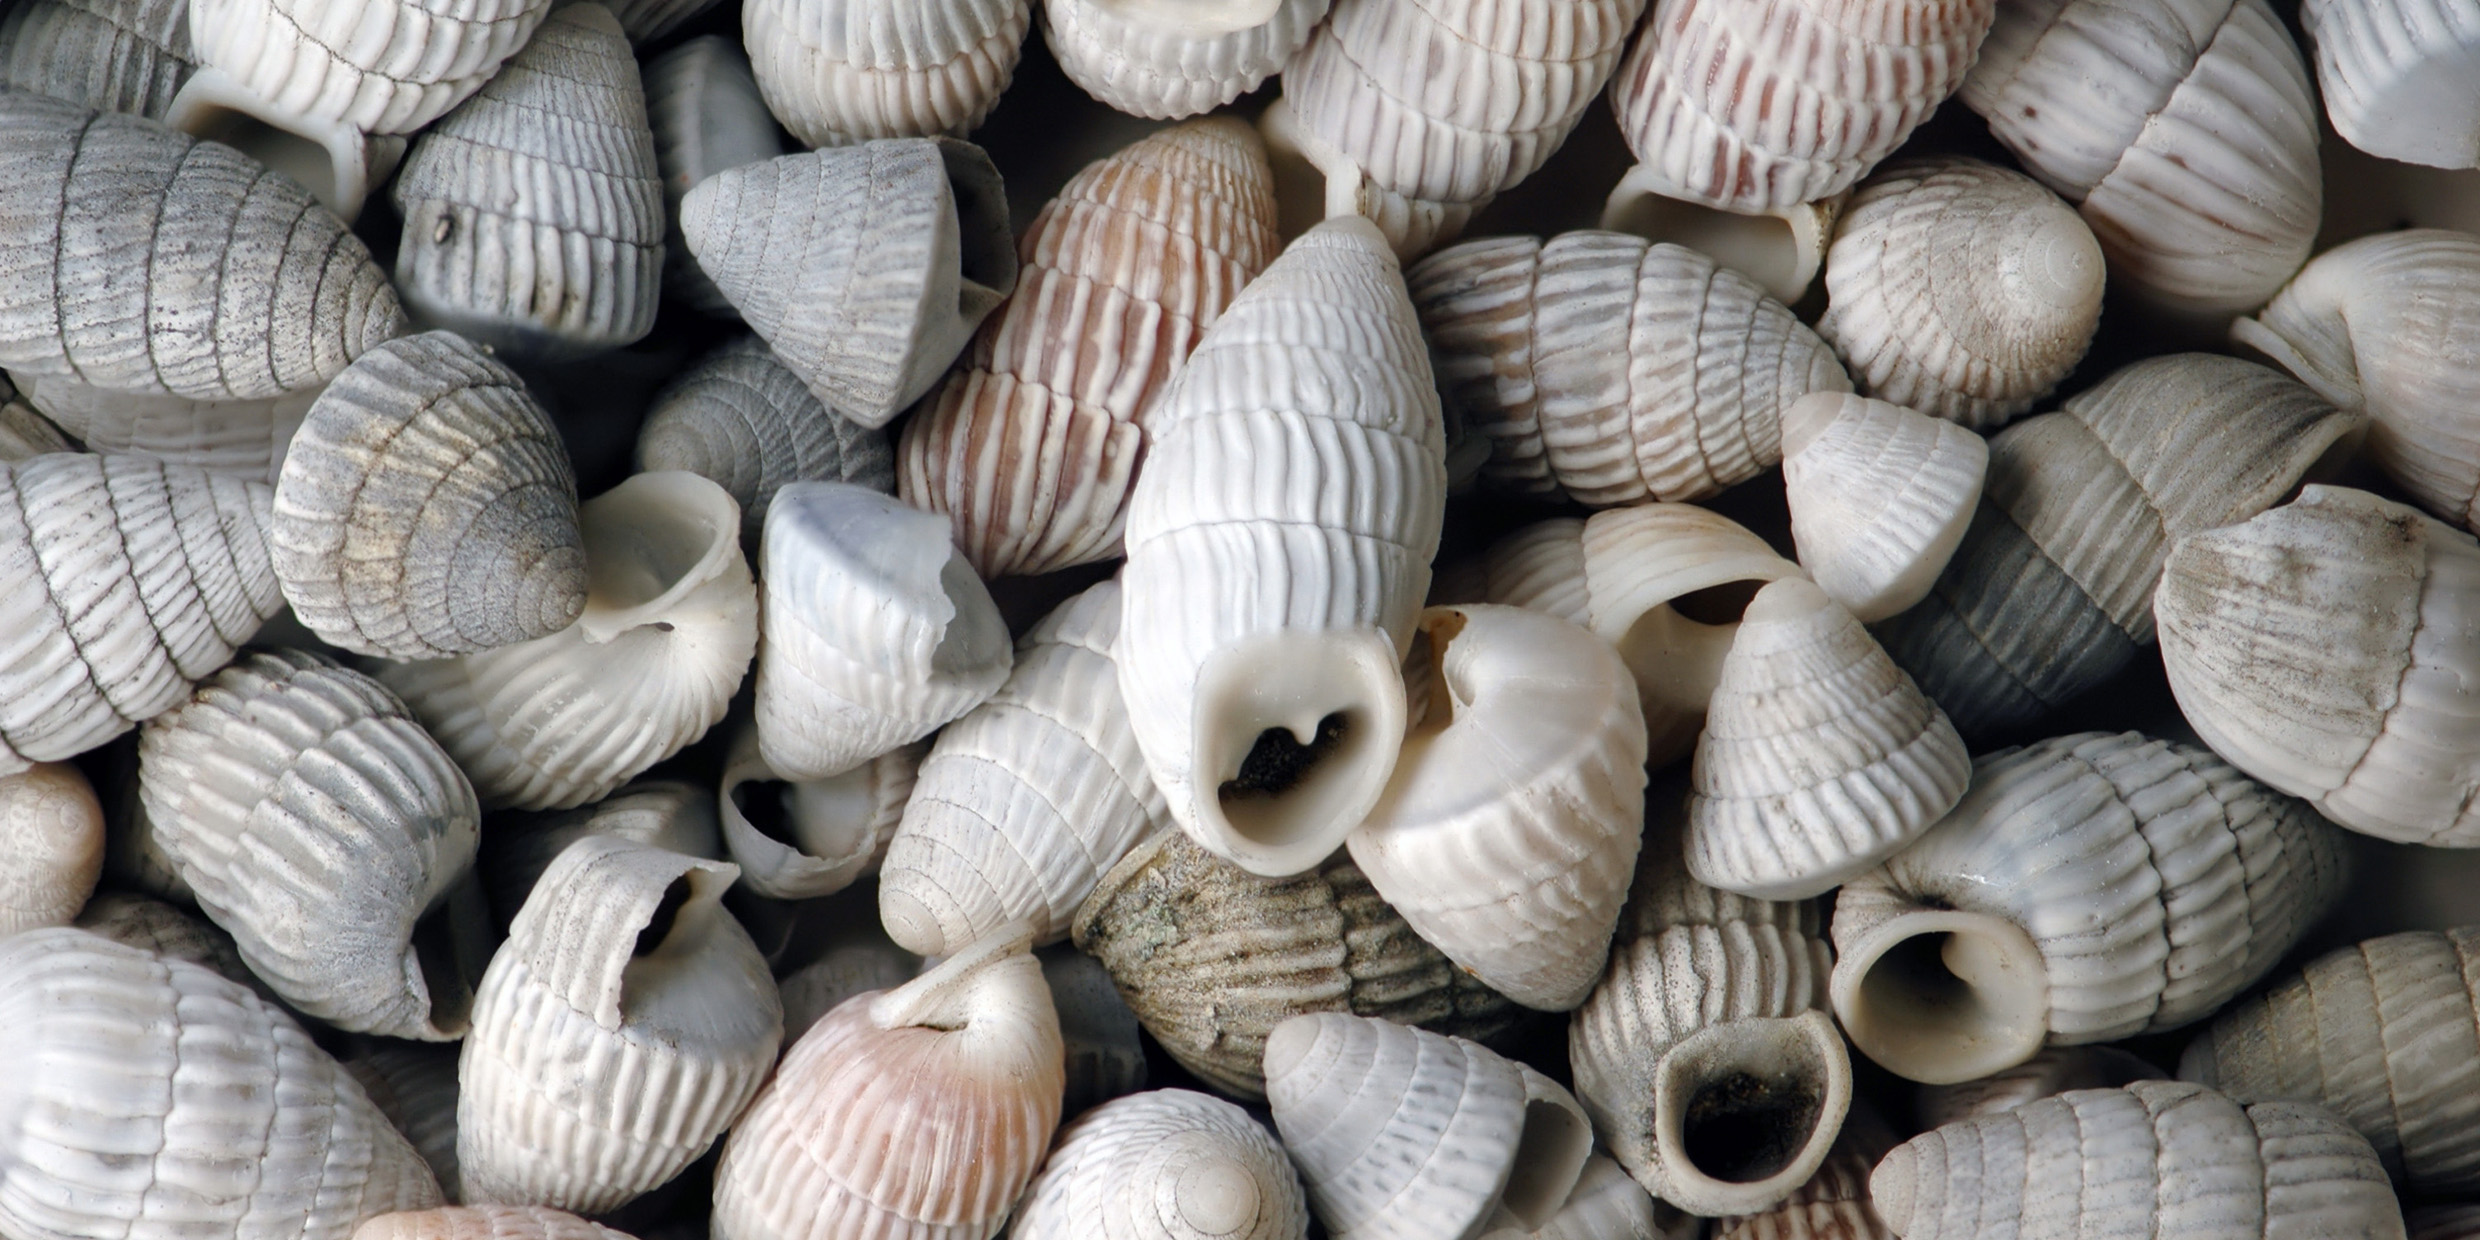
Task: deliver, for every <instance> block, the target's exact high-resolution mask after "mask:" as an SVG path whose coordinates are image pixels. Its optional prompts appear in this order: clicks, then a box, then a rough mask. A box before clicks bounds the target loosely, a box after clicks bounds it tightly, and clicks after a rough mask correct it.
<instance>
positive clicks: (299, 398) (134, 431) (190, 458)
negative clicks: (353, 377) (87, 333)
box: [18, 346, 384, 483]
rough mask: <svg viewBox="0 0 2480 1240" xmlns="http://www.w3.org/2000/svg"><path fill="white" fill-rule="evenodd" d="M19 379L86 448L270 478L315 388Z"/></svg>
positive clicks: (39, 407) (34, 401)
mask: <svg viewBox="0 0 2480 1240" xmlns="http://www.w3.org/2000/svg"><path fill="white" fill-rule="evenodd" d="M383 347H384V346H383ZM363 356H365V357H367V356H369V355H368V354H364V355H363ZM18 386H19V390H20V392H21V394H22V395H24V397H25V398H26V402H27V403H28V404H30V405H32V406H33V407H34V409H35V411H36V412H39V413H41V414H42V415H43V416H44V417H45V418H48V419H50V420H51V422H53V423H54V424H56V425H57V426H58V427H59V428H60V429H61V430H64V431H67V432H68V433H70V434H72V435H75V436H77V437H78V440H79V442H81V443H83V444H85V445H86V448H87V450H88V451H90V452H111V453H118V454H123V455H128V456H143V457H147V458H149V459H152V460H158V461H170V462H172V463H173V464H175V465H188V466H191V467H193V468H197V469H203V470H206V471H207V472H209V473H214V474H230V475H232V476H233V477H236V478H247V479H250V480H251V481H253V482H266V483H273V482H274V481H275V480H276V475H277V473H278V472H279V471H280V470H281V469H282V467H283V465H284V456H285V452H286V450H287V447H288V446H289V445H290V444H291V443H292V441H293V433H294V432H295V431H297V430H299V429H300V428H301V420H302V418H303V417H304V416H305V415H306V414H308V413H309V412H310V406H311V404H312V402H314V401H316V400H317V399H318V395H319V393H318V392H317V391H303V392H295V393H293V394H292V395H290V396H279V397H276V398H274V399H272V400H192V399H191V398H189V397H187V396H156V395H142V394H139V393H134V392H115V391H110V390H108V389H105V388H99V387H89V386H88V385H86V384H83V383H79V382H77V381H76V380H74V379H63V378H61V377H59V376H57V375H26V376H24V377H23V382H21V383H20V384H19V385H18ZM54 450H55V451H66V450H68V449H67V447H66V445H63V446H62V447H61V448H58V449H54Z"/></svg>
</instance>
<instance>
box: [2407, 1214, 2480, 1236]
mask: <svg viewBox="0 0 2480 1240" xmlns="http://www.w3.org/2000/svg"><path fill="white" fill-rule="evenodd" d="M2403 1226H2405V1227H2407V1228H2409V1229H2410V1232H2411V1238H2410V1240H2472V1237H2474V1236H2480V1205H2462V1206H2414V1207H2413V1208H2411V1209H2409V1210H2405V1211H2404V1212H2403Z"/></svg>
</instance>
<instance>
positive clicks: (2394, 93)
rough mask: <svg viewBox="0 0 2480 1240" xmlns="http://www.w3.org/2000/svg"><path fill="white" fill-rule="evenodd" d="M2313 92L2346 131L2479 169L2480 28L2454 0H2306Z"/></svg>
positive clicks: (2385, 154)
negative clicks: (2478, 87) (2479, 81)
mask: <svg viewBox="0 0 2480 1240" xmlns="http://www.w3.org/2000/svg"><path fill="white" fill-rule="evenodd" d="M2299 24H2300V26H2301V27H2302V28H2303V29H2304V30H2305V32H2306V33H2307V36H2308V42H2309V43H2311V44H2313V45H2314V46H2315V48H2316V85H2317V94H2318V95H2319V96H2321V97H2322V98H2323V99H2324V100H2325V115H2326V116H2327V117H2328V118H2330V119H2331V120H2332V121H2333V125H2334V132H2336V133H2338V134H2341V135H2342V140H2343V141H2345V142H2348V143H2350V144H2351V145H2353V146H2356V147H2358V148H2359V149H2361V150H2363V151H2366V152H2368V153H2369V154H2371V155H2375V156H2379V157H2381V158H2384V159H2396V160H2401V161H2403V162H2404V163H2412V164H2426V165H2428V166H2429V167H2432V168H2480V94H2475V93H2474V92H2473V91H2472V89H2471V81H2472V75H2473V74H2475V73H2480V29H2475V28H2474V26H2473V23H2472V14H2471V10H2470V9H2469V8H2467V7H2465V6H2464V5H2462V4H2459V3H2455V2H2454V0H2443V2H2440V0H2309V2H2306V3H2302V4H2301V5H2300V6H2299Z"/></svg>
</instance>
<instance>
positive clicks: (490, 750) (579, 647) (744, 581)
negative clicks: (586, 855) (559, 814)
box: [375, 471, 758, 809]
mask: <svg viewBox="0 0 2480 1240" xmlns="http://www.w3.org/2000/svg"><path fill="white" fill-rule="evenodd" d="M577 513H578V529H579V531H580V533H581V534H582V535H583V536H584V538H585V548H586V581H587V585H586V607H585V611H584V612H583V613H582V614H581V615H579V616H578V618H577V623H575V624H572V625H570V626H569V627H567V628H565V629H562V630H560V631H559V632H557V633H554V634H552V635H551V636H549V637H544V638H538V639H536V640H534V641H530V642H520V643H518V644H516V645H513V646H501V647H498V648H496V649H492V650H485V651H482V652H480V653H477V654H469V655H461V656H458V657H457V658H453V659H436V660H431V661H428V662H421V663H390V664H385V665H383V666H381V667H380V668H379V669H378V670H377V671H376V673H375V674H376V675H377V676H378V677H379V678H380V679H381V680H383V681H386V682H387V684H388V687H389V688H392V689H394V690H396V692H397V693H399V694H401V695H402V696H403V697H404V699H405V702H406V704H407V705H409V706H411V707H412V708H413V710H414V713H415V714H417V715H419V716H421V717H422V722H423V725H424V726H426V727H428V728H430V729H431V731H432V733H433V734H434V735H436V736H438V738H439V742H440V744H441V745H443V746H445V747H446V748H447V750H448V753H449V754H450V755H451V756H453V757H455V759H456V761H457V765H458V766H460V767H462V768H464V771H465V774H466V776H467V777H468V778H470V779H472V780H473V781H474V791H475V792H476V793H477V794H479V795H480V796H481V798H482V803H483V805H484V806H486V807H489V808H493V809H566V808H568V807H569V806H572V805H583V804H585V803H586V802H588V801H592V800H597V799H599V798H601V797H603V796H605V795H607V794H608V793H610V792H611V790H612V789H614V788H617V787H619V786H620V785H622V784H624V783H627V782H628V781H629V780H630V778H632V777H634V776H635V775H636V774H637V773H638V772H640V771H643V770H645V769H646V768H647V767H650V766H652V765H654V764H655V763H657V762H660V761H662V760H663V759H665V758H668V757H670V756H672V755H673V754H675V753H678V752H680V750H681V749H682V748H683V747H685V746H687V745H688V744H689V742H691V741H694V740H696V739H697V738H698V737H699V736H701V735H704V734H705V732H706V729H708V728H710V727H713V726H714V725H715V723H716V722H717V721H719V720H721V719H722V718H723V713H724V710H725V708H726V707H728V706H729V705H730V704H731V701H732V695H733V694H734V693H735V692H737V691H738V690H739V688H740V684H741V678H742V677H743V675H745V674H746V673H747V671H748V669H749V661H750V658H751V657H752V655H753V654H754V653H755V652H756V649H757V643H758V618H757V615H756V611H757V602H758V599H757V587H756V584H755V583H754V582H753V581H752V580H751V579H750V574H749V562H748V560H746V559H744V558H743V557H742V555H741V543H740V524H741V519H740V510H739V508H738V507H737V506H736V505H734V504H733V503H732V497H731V496H729V495H726V494H724V492H723V488H721V487H718V486H716V485H715V484H714V483H712V482H708V481H707V480H706V479H704V478H700V477H698V476H697V475H695V474H687V473H680V472H677V471H674V472H666V473H655V474H638V475H636V476H635V477H632V478H630V479H629V480H628V481H626V482H623V483H621V484H620V485H619V486H616V487H613V488H612V489H611V490H609V491H606V492H604V493H603V494H601V495H599V496H596V497H595V498H593V499H591V500H588V501H587V502H586V503H584V504H583V505H581V506H580V507H579V508H578V510H577Z"/></svg>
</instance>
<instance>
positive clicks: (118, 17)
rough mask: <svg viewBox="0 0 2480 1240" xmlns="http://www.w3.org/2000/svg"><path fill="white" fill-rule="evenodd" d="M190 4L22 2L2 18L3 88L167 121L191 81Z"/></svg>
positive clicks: (159, 0) (170, 0) (163, 0)
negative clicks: (177, 97) (175, 99)
mask: <svg viewBox="0 0 2480 1240" xmlns="http://www.w3.org/2000/svg"><path fill="white" fill-rule="evenodd" d="M196 56H197V53H195V52H193V51H192V50H191V49H190V45H189V0H20V2H19V3H18V4H16V5H15V6H14V7H12V8H10V9H9V11H8V12H7V13H5V14H0V86H9V87H14V88H16V89H18V90H30V91H34V92H35V93H37V94H43V95H50V96H52V97H54V98H56V99H66V100H68V101H69V102H71V103H74V104H77V105H78V106H80V107H88V108H101V109H103V110H104V111H106V112H130V113H134V114H136V115H139V116H144V117H149V118H152V119H154V120H162V119H163V118H164V113H165V112H167V111H169V110H171V108H172V97H173V96H174V95H175V94H178V93H180V90H181V83H182V82H184V81H187V80H188V79H189V75H190V72H191V70H192V69H193V68H194V67H195V63H196Z"/></svg>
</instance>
